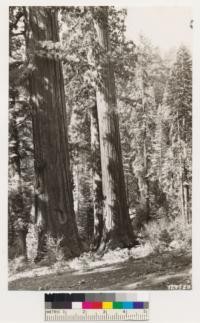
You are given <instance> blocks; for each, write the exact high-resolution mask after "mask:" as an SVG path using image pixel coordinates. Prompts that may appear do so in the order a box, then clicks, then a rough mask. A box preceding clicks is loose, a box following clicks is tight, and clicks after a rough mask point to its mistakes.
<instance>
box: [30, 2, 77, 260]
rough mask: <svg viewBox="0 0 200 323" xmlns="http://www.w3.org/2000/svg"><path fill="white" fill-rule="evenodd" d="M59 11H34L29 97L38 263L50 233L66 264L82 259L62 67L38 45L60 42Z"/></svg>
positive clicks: (31, 17)
mask: <svg viewBox="0 0 200 323" xmlns="http://www.w3.org/2000/svg"><path fill="white" fill-rule="evenodd" d="M56 16H57V13H56V9H54V8H50V7H49V8H48V7H29V8H28V18H29V33H28V35H27V47H28V54H29V59H30V64H32V66H33V70H32V74H31V76H30V94H31V105H32V115H33V141H34V158H35V173H36V184H35V195H36V206H35V209H36V221H37V224H38V231H39V238H40V239H39V240H40V241H39V243H38V246H39V250H38V257H37V258H38V260H40V259H41V257H42V256H43V253H44V250H42V249H43V248H44V243H45V237H44V235H45V234H46V233H47V232H48V233H50V234H51V235H52V236H53V237H54V238H55V239H58V238H61V237H62V239H61V243H60V246H61V248H62V249H63V252H64V255H65V257H66V258H68V257H74V256H78V255H79V254H80V241H79V237H78V230H77V225H76V221H75V215H74V210H73V196H72V183H71V177H70V167H69V154H68V138H67V120H66V106H65V95H64V82H63V74H62V65H61V62H60V61H59V60H58V59H57V60H56V59H55V58H54V57H48V55H43V56H41V55H39V54H38V52H37V47H38V45H39V43H38V42H39V41H52V42H57V41H58V40H59V39H58V24H57V17H56Z"/></svg>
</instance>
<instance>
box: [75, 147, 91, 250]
mask: <svg viewBox="0 0 200 323" xmlns="http://www.w3.org/2000/svg"><path fill="white" fill-rule="evenodd" d="M77 155H78V159H77V160H74V165H73V168H74V170H73V173H74V191H73V192H74V209H75V214H76V222H77V227H78V232H79V236H80V239H81V241H82V244H83V247H84V250H85V251H87V250H89V245H90V242H91V239H92V238H91V236H92V229H93V221H91V219H92V217H93V216H92V207H91V178H90V171H89V167H88V160H87V156H86V154H85V153H84V152H79V153H78V154H77ZM91 222H92V223H91Z"/></svg>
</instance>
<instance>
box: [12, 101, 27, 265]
mask: <svg viewBox="0 0 200 323" xmlns="http://www.w3.org/2000/svg"><path fill="white" fill-rule="evenodd" d="M10 99H11V101H12V103H11V104H10V110H12V117H11V118H10V124H9V128H10V131H9V132H10V141H12V142H13V144H12V145H11V149H10V151H9V156H10V158H11V161H10V162H9V164H10V168H9V177H10V178H11V180H13V182H14V187H13V188H12V187H9V228H8V229H9V230H8V234H9V244H10V245H9V247H10V248H11V249H12V251H11V254H12V257H22V258H23V259H24V260H26V259H27V248H26V235H27V219H26V212H25V206H24V199H23V188H22V177H21V158H20V137H19V131H18V125H17V121H16V112H15V110H16V111H17V110H18V108H19V106H18V105H19V103H17V101H18V100H17V99H18V97H15V96H11V97H10ZM10 229H11V231H10Z"/></svg>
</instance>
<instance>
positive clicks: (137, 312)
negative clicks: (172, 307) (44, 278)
mask: <svg viewBox="0 0 200 323" xmlns="http://www.w3.org/2000/svg"><path fill="white" fill-rule="evenodd" d="M148 314H149V301H148V297H147V294H145V297H144V294H143V295H139V294H138V293H137V294H136V293H132V292H129V293H120V292H119V293H72V294H65V293H52V294H45V320H46V321H58V320H59V321H70V320H71V321H92V320H93V321H99V320H101V321H103V320H104V321H123V320H137V321H140V320H148V316H149V315H148Z"/></svg>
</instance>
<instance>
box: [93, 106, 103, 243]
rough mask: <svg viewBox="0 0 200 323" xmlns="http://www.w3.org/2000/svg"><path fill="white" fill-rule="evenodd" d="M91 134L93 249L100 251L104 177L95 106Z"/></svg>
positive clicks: (94, 107)
mask: <svg viewBox="0 0 200 323" xmlns="http://www.w3.org/2000/svg"><path fill="white" fill-rule="evenodd" d="M90 133H91V152H92V190H93V192H92V195H93V214H94V237H93V246H92V248H93V249H98V248H99V246H100V243H101V239H102V233H103V194H102V177H101V176H102V175H101V156H100V141H99V126H98V116H97V106H96V104H95V105H93V106H92V107H91V109H90Z"/></svg>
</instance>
